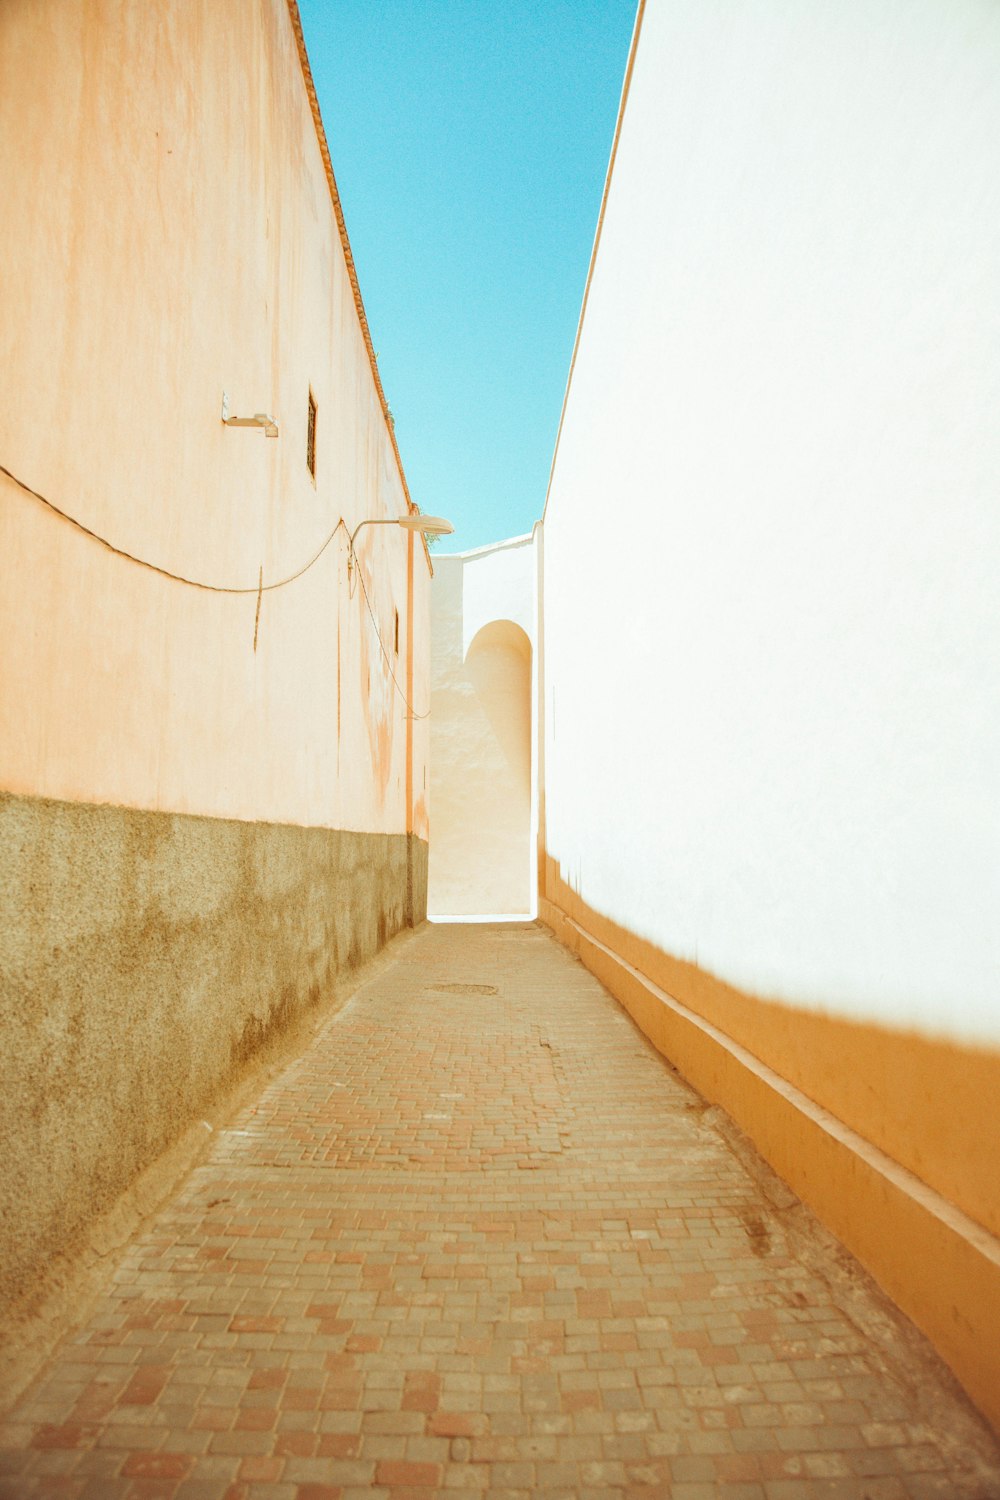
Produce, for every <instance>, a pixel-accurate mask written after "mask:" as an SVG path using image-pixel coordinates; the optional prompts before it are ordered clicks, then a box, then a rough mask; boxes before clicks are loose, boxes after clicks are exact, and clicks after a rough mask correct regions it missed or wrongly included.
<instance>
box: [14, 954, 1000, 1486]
mask: <svg viewBox="0 0 1000 1500" xmlns="http://www.w3.org/2000/svg"><path fill="white" fill-rule="evenodd" d="M396 954H397V956H396V958H395V959H394V961H393V962H391V963H389V964H387V965H383V967H382V969H381V971H380V972H379V973H378V974H376V975H375V976H374V977H373V978H372V979H371V980H370V981H369V982H368V983H366V984H365V985H363V986H362V988H361V989H360V990H359V991H358V992H357V994H356V995H355V997H354V998H353V999H352V1000H351V1002H350V1003H349V1005H348V1006H347V1007H346V1008H345V1009H344V1010H343V1011H341V1012H340V1014H339V1015H337V1016H335V1017H334V1018H333V1019H332V1020H331V1021H330V1022H329V1024H327V1025H326V1026H325V1027H324V1028H323V1029H322V1030H321V1032H320V1033H319V1035H318V1038H317V1040H316V1041H315V1043H314V1044H313V1045H312V1046H311V1048H310V1050H309V1051H308V1052H307V1053H306V1054H304V1055H303V1056H302V1057H301V1058H299V1059H298V1060H297V1061H296V1062H294V1063H293V1064H292V1066H291V1067H289V1068H288V1069H287V1070H286V1071H285V1072H284V1073H283V1074H282V1075H281V1076H280V1077H279V1078H278V1079H277V1080H276V1081H273V1082H271V1083H270V1084H269V1085H268V1086H267V1087H266V1088H265V1090H264V1092H263V1093H262V1095H261V1096H260V1098H259V1099H258V1101H257V1103H256V1104H255V1105H253V1106H251V1107H249V1108H246V1109H244V1110H243V1111H242V1112H241V1113H240V1114H239V1115H238V1116H237V1117H235V1118H233V1119H232V1121H231V1123H230V1126H229V1128H227V1129H225V1130H222V1131H220V1132H219V1133H218V1135H217V1136H216V1138H215V1142H214V1145H213V1149H212V1152H211V1154H210V1157H209V1159H208V1160H207V1161H206V1162H205V1163H204V1164H203V1165H201V1166H200V1167H199V1168H197V1170H196V1171H195V1172H194V1173H193V1175H192V1176H191V1177H190V1178H189V1179H188V1180H187V1182H186V1183H185V1185H184V1187H183V1189H182V1190H181V1191H180V1193H179V1194H178V1195H177V1196H176V1197H175V1199H174V1200H173V1201H172V1203H171V1204H170V1206H169V1207H167V1208H166V1209H165V1210H164V1211H162V1212H161V1213H160V1214H159V1215H158V1216H157V1218H156V1220H155V1221H154V1222H153V1223H152V1225H151V1226H150V1227H149V1228H148V1229H147V1230H146V1232H144V1233H143V1234H142V1236H141V1237H140V1238H139V1239H138V1240H137V1241H135V1242H134V1243H133V1244H132V1246H131V1247H130V1248H129V1249H128V1251H127V1252H126V1253H125V1256H124V1259H123V1260H122V1261H121V1262H120V1264H119V1265H118V1267H117V1269H116V1270H115V1271H114V1273H113V1276H112V1278H111V1281H110V1284H109V1286H108V1289H107V1292H106V1295H104V1297H103V1299H102V1301H101V1302H100V1304H99V1305H98V1307H97V1309H96V1311H95V1312H94V1314H93V1316H92V1317H91V1319H90V1321H89V1323H88V1324H87V1325H86V1326H85V1327H84V1328H82V1329H81V1330H79V1331H77V1332H76V1333H74V1334H72V1335H71V1336H70V1337H69V1338H68V1339H67V1340H66V1341H65V1342H64V1343H63V1344H62V1345H61V1347H60V1349H59V1350H58V1352H57V1355H56V1357H55V1358H54V1359H53V1360H52V1362H51V1363H50V1364H49V1366H48V1367H47V1369H46V1371H45V1372H44V1374H43V1375H42V1377H41V1378H40V1379H39V1380H38V1381H36V1383H35V1385H34V1386H33V1387H32V1388H31V1389H30V1390H29V1392H28V1393H27V1395H26V1396H25V1397H24V1398H23V1399H22V1401H21V1403H20V1405H19V1406H18V1407H16V1408H15V1409H14V1411H13V1412H12V1413H10V1415H9V1416H8V1417H7V1419H6V1421H5V1423H4V1424H3V1425H2V1426H0V1496H3V1497H16V1500H21V1497H30V1496H50V1495H51V1496H56V1495H58V1496H65V1497H73V1500H84V1497H86V1500H118V1497H122V1500H126V1497H127V1500H217V1497H223V1496H224V1497H226V1500H334V1497H344V1500H348V1497H358V1500H361V1497H379V1496H386V1497H389V1496H391V1497H393V1500H404V1497H414V1500H416V1497H424V1500H426V1497H428V1496H430V1495H433V1494H437V1493H441V1494H446V1495H449V1496H451V1497H452V1500H461V1497H468V1500H473V1497H479V1496H482V1495H483V1494H484V1493H485V1494H489V1495H492V1496H506V1497H509V1500H527V1497H528V1496H533V1495H536V1494H538V1495H542V1496H544V1497H547V1500H557V1497H560V1496H563V1497H565V1496H582V1497H587V1500H603V1497H612V1496H615V1497H618V1496H622V1495H630V1496H632V1495H634V1496H642V1497H646V1500H650V1497H654V1496H658V1495H662V1496H670V1497H672V1500H810V1497H826V1500H862V1497H867V1500H930V1497H948V1500H951V1497H956V1496H962V1497H976V1500H988V1497H998V1496H1000V1457H998V1450H997V1448H996V1446H995V1445H994V1443H993V1440H992V1439H991V1438H990V1437H989V1436H988V1435H987V1434H986V1432H985V1429H984V1428H983V1427H982V1425H981V1424H980V1423H979V1422H978V1419H977V1418H976V1417H975V1416H974V1415H973V1414H972V1412H971V1409H970V1408H969V1407H968V1405H967V1404H966V1403H965V1402H964V1401H963V1400H962V1398H961V1397H960V1396H959V1395H958V1393H957V1391H956V1389H955V1387H954V1386H953V1385H952V1384H951V1383H950V1382H949V1380H948V1378H947V1376H946V1375H945V1373H944V1372H943V1370H942V1368H941V1367H940V1366H939V1365H938V1364H937V1363H936V1361H935V1360H934V1359H933V1357H931V1356H930V1355H929V1353H928V1351H927V1350H926V1347H925V1346H924V1345H923V1344H922V1342H921V1341H920V1340H919V1339H917V1338H916V1337H915V1336H914V1335H913V1333H912V1330H909V1329H908V1328H907V1326H906V1325H903V1324H902V1323H901V1322H900V1321H899V1320H897V1319H895V1318H894V1316H893V1315H892V1313H891V1312H890V1311H887V1308H886V1305H885V1304H884V1303H883V1302H882V1300H881V1299H880V1298H879V1297H878V1295H877V1294H875V1293H874V1292H873V1291H872V1290H871V1289H870V1287H869V1286H868V1284H867V1283H866V1282H865V1281H864V1278H862V1277H860V1276H859V1274H858V1273H857V1272H856V1270H855V1269H853V1268H852V1264H851V1263H850V1262H849V1260H848V1258H847V1257H846V1256H845V1255H844V1254H843V1252H840V1251H838V1249H837V1247H836V1246H835V1245H834V1244H833V1243H832V1242H831V1241H829V1240H828V1239H827V1238H826V1237H825V1236H824V1235H823V1234H822V1232H821V1231H819V1230H818V1229H816V1228H814V1227H811V1226H812V1221H811V1220H810V1218H809V1216H808V1215H807V1214H806V1213H805V1211H804V1210H803V1209H802V1208H801V1207H799V1206H798V1205H797V1204H795V1202H794V1200H792V1199H791V1197H790V1195H789V1194H787V1193H785V1192H783V1191H782V1189H781V1187H780V1185H779V1184H777V1182H776V1179H773V1178H772V1177H770V1175H769V1174H768V1173H767V1172H766V1171H764V1170H760V1169H758V1168H755V1167H754V1163H753V1159H752V1154H748V1153H747V1152H746V1151H742V1152H740V1151H734V1150H733V1149H732V1148H731V1146H730V1145H729V1144H728V1140H727V1134H726V1131H725V1129H724V1123H723V1122H722V1120H721V1119H720V1117H719V1116H718V1113H717V1112H716V1111H714V1110H706V1108H705V1106H704V1104H703V1103H701V1101H699V1100H698V1098H697V1097H696V1096H695V1095H694V1094H692V1093H691V1092H690V1090H689V1089H688V1088H687V1087H686V1086H685V1085H684V1084H683V1083H682V1082H681V1081H680V1080H679V1079H678V1078H677V1077H676V1075H675V1074H673V1073H672V1072H671V1070H670V1069H669V1068H668V1067H667V1065H666V1064H665V1063H664V1062H663V1061H662V1060H661V1059H660V1058H659V1057H657V1056H656V1054H655V1053H654V1052H653V1051H652V1050H651V1049H650V1048H649V1047H648V1046H647V1044H646V1043H645V1042H644V1040H643V1039H642V1037H641V1036H640V1035H639V1033H638V1032H637V1031H636V1030H635V1029H634V1028H633V1026H632V1024H631V1023H630V1021H629V1020H628V1019H627V1018H626V1017H625V1015H624V1013H623V1012H622V1011H620V1010H619V1008H618V1007H617V1006H616V1004H615V1002H614V1001H613V1000H611V999H610V998H609V997H608V995H607V994H606V993H605V991H604V990H602V988H601V987H600V985H599V984H597V982H596V981H595V980H594V979H592V978H591V976H590V975H589V974H588V973H587V972H586V971H585V970H584V969H583V968H582V967H581V966H580V965H579V964H577V963H576V962H575V961H574V960H573V959H571V958H570V957H569V956H568V955H567V954H566V953H565V952H564V951H563V950H561V949H560V948H559V947H558V946H557V945H556V944H555V943H554V941H552V940H551V939H550V938H549V937H548V936H547V935H546V934H545V933H544V932H543V930H542V929H540V928H537V927H514V926H510V927H500V926H494V927H473V926H457V925H456V926H452V927H430V928H425V929H423V930H422V931H421V932H419V933H417V934H415V935H414V936H412V937H411V938H409V939H406V940H404V941H403V942H402V943H401V944H400V945H399V946H398V948H397V949H396Z"/></svg>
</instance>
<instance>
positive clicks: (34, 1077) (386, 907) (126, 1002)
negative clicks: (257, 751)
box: [0, 793, 427, 1309]
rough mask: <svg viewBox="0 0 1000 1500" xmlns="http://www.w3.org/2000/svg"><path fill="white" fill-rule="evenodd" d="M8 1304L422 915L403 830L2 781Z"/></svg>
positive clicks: (2, 1109)
mask: <svg viewBox="0 0 1000 1500" xmlns="http://www.w3.org/2000/svg"><path fill="white" fill-rule="evenodd" d="M0 849H2V858H0V1141H2V1144H3V1157H4V1163H3V1171H2V1172H0V1308H7V1309H10V1308H11V1307H13V1306H15V1305H17V1304H18V1303H20V1302H22V1301H23V1299H24V1298H25V1297H26V1296H27V1295H28V1294H29V1293H30V1292H31V1290H32V1287H33V1285H34V1284H35V1283H36V1282H37V1281H38V1280H39V1277H40V1276H41V1274H42V1273H43V1272H44V1268H45V1266H46V1264H47V1263H48V1261H49V1260H50V1259H51V1257H52V1256H54V1255H55V1254H58V1253H62V1252H65V1251H66V1250H67V1248H69V1247H71V1246H72V1243H73V1241H74V1239H76V1238H78V1237H79V1236H80V1235H81V1234H82V1233H83V1232H84V1230H85V1229H86V1226H87V1225H88V1224H89V1223H90V1222H91V1221H92V1220H93V1219H95V1218H97V1217H98V1216H100V1215H101V1214H102V1213H105V1212H106V1211H107V1210H108V1209H109V1208H110V1207H111V1205H112V1204H114V1203H115V1201H116V1200H117V1199H118V1198H119V1197H120V1195H121V1194H122V1193H123V1192H125V1191H126V1190H127V1189H128V1187H129V1185H130V1184H131V1183H132V1182H133V1181H134V1180H135V1178H136V1177H137V1176H138V1175H139V1173H140V1172H142V1171H143V1169H144V1168H145V1167H147V1166H148V1165H149V1164H150V1163H151V1162H152V1161H154V1160H155V1159H156V1158H157V1157H158V1156H159V1155H160V1154H161V1153H162V1152H163V1151H165V1150H166V1149H167V1148H168V1147H169V1146H170V1144H171V1143H172V1142H173V1141H175V1140H176V1139H177V1137H178V1136H179V1135H180V1134H181V1132H182V1131H183V1130H184V1129H185V1128H186V1127H187V1126H188V1125H190V1123H191V1121H192V1120H194V1119H197V1118H198V1117H199V1116H200V1115H201V1114H203V1113H204V1112H205V1111H206V1110H207V1109H208V1107H209V1106H210V1105H211V1103H212V1101H213V1100H214V1099H216V1098H217V1097H219V1096H220V1095H221V1094H224V1093H225V1092H226V1091H227V1090H228V1089H229V1088H231V1087H232V1085H233V1084H234V1082H235V1081H236V1080H237V1079H238V1078H239V1076H240V1074H241V1072H242V1071H243V1070H244V1069H245V1068H246V1066H247V1065H248V1063H249V1062H250V1061H251V1060H252V1059H253V1057H254V1056H255V1055H256V1054H257V1053H258V1052H259V1050H260V1049H261V1047H262V1046H264V1045H265V1044H266V1043H267V1042H268V1041H269V1040H271V1039H272V1038H274V1037H276V1036H277V1035H278V1034H279V1033H280V1032H282V1031H283V1030H284V1029H285V1028H287V1026H288V1025H289V1024H290V1023H291V1022H293V1021H294V1020H296V1019H297V1018H298V1017H299V1016H300V1015H301V1014H302V1013H303V1012H305V1011H307V1010H308V1009H309V1008H311V1007H314V1006H316V1005H317V1004H318V1003H319V1001H320V999H321V997H323V996H324V995H326V994H328V993H329V991H330V989H331V988H332V986H333V983H334V980H335V977H336V976H337V974H338V973H340V972H342V971H344V970H348V969H351V968H354V967H355V966H356V965H358V964H361V963H363V962H365V961H366V960H367V959H369V958H371V957H372V956H373V955H374V954H375V953H376V952H377V951H378V949H379V948H381V947H382V945H383V944H384V943H386V942H387V941H388V939H389V938H391V937H392V936H393V935H394V934H395V933H397V932H398V931H399V930H400V929H401V928H403V927H404V926H407V925H411V926H412V925H417V924H418V923H419V922H421V921H423V919H424V917H425V915H426V893H427V846H426V844H425V843H423V841H421V840H419V839H416V838H415V837H413V836H407V835H405V834H399V835H388V834H361V833H348V832H342V831H336V830H330V829H323V828H299V827H294V826H289V825H278V824H266V823H239V822H230V821H226V820H222V819H213V818H200V817H187V816H177V815H172V814H166V813H154V812H144V811H136V810H134V809H128V808H120V807H97V806H91V805H87V804H76V803H63V802H52V801H46V800H42V799H35V798H28V797H16V796H11V795H9V794H6V793H0Z"/></svg>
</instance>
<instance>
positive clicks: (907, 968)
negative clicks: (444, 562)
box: [544, 0, 1000, 1042]
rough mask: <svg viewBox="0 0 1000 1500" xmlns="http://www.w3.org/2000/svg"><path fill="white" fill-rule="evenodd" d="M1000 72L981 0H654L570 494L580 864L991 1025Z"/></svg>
mask: <svg viewBox="0 0 1000 1500" xmlns="http://www.w3.org/2000/svg"><path fill="white" fill-rule="evenodd" d="M998 78H1000V7H997V6H996V5H992V4H984V3H982V0H948V3H946V4H944V3H941V0H876V3H873V0H837V3H836V4H830V3H826V0H796V4H794V5H791V4H786V3H781V0H743V3H741V4H739V5H732V4H730V3H728V0H726V3H723V0H670V3H666V0H648V3H647V6H646V12H645V19H644V22H643V26H642V32H641V37H640V41H639V45H638V49H637V53H636V59H635V68H634V75H633V79H632V84H631V91H630V95H629V99H628V104H627V108H626V110H625V114H624V119H623V124H622V130H621V138H620V145H619V150H618V156H617V162H616V166H615V170H614V173H613V177H612V181H611V187H610V193H609V197H608V202H607V211H606V218H605V222H604V226H603V232H602V237H601V240H600V245H599V251H598V254H597V258H596V263H595V267H594V271H593V280H592V286H591V289H590V295H589V302H588V305H587V310H586V315H585V317H584V320H583V324H582V330H581V337H580V341H579V348H578V355H577V359H576V364H575V370H574V373H573V376H572V382H571V386H570V390H569V394H568V402H567V408H566V412H565V418H564V425H563V429H562V433H561V439H560V443H559V447H558V452H557V458H556V463H555V468H554V474H553V481H552V485H551V490H550V496H549V501H548V506H547V512H546V517H545V528H544V530H545V567H544V591H545V646H544V649H545V660H544V671H545V762H546V777H545V794H546V796H545V807H546V826H545V834H546V842H547V847H548V851H549V853H550V854H551V855H552V856H553V858H554V859H556V860H557V861H558V862H559V865H560V867H561V870H562V874H563V876H564V878H565V879H567V880H568V881H569V882H570V883H571V884H572V885H573V886H574V888H576V889H577V890H579V891H580V893H581V894H582V896H583V898H584V899H585V900H586V902H588V903H589V904H590V905H591V906H592V907H594V908H596V909H597V910H598V911H600V912H601V913H602V914H604V915H606V916H609V917H611V918H613V919H614V920H615V921H617V922H619V923H621V924H622V925H624V926H626V927H628V928H629V929H630V930H633V931H635V932H637V933H639V935H641V936H643V937H646V938H648V939H650V940H651V941H653V942H655V943H656V944H657V945H659V946H660V947H662V948H663V949H665V950H666V951H668V952H669V953H672V954H675V955H677V956H680V957H683V958H687V959H691V960H694V961H696V962H697V963H699V964H700V965H702V966H703V967H705V968H706V969H709V970H711V971H713V972H714V973H716V974H718V975H720V976H721V977H723V978H725V979H727V980H729V981H731V982H732V983H734V984H736V985H738V986H740V987H741V988H744V989H747V990H750V991H753V992H756V993H758V994H765V995H771V996H774V997H778V998H785V999H788V1000H791V1001H794V1002H795V1003H796V1004H798V1005H804V1006H809V1007H815V1008H820V1009H826V1010H828V1011H830V1012H833V1013H837V1014H845V1015H856V1016H860V1017H865V1018H869V1019H875V1020H879V1021H883V1022H885V1023H887V1024H895V1025H900V1026H904V1027H915V1028H919V1029H922V1030H925V1031H928V1032H933V1033H940V1034H944V1035H950V1036H954V1037H961V1038H968V1039H973V1040H976V1039H978V1040H986V1041H992V1042H1000V1000H998V993H1000V991H998V979H1000V922H998V920H997V913H998V911H1000V692H998V682H1000V588H998V579H1000V495H998V475H1000V420H998V413H1000V277H998V275H997V267H998V265H1000V172H998V170H997V142H998V141H1000V86H998V82H997V80H998Z"/></svg>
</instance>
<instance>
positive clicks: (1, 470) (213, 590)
mask: <svg viewBox="0 0 1000 1500" xmlns="http://www.w3.org/2000/svg"><path fill="white" fill-rule="evenodd" d="M0 474H6V476H7V478H8V479H10V480H13V482H14V484H16V485H17V487H18V489H22V490H24V491H25V493H26V494H28V495H32V496H33V497H34V498H35V499H36V500H40V501H41V503H42V504H43V505H45V506H47V507H48V509H49V510H51V511H54V512H55V514H56V515H57V516H61V517H62V519H63V520H64V521H68V522H69V524H70V525H71V526H75V527H76V529H77V531H82V532H83V534H84V536H89V537H90V538H91V540H92V541H95V542H98V543H99V544H100V546H102V547H103V548H104V549H105V550H106V551H107V552H113V553H114V554H115V556H116V557H124V558H125V559H126V561H128V562H133V563H136V564H137V565H138V566H139V567H140V568H148V569H149V571H150V572H151V573H159V575H160V577H161V578H170V579H172V580H173V582H174V583H184V584H187V586H188V588H192V589H204V590H205V591H206V592H207V593H209V594H257V595H260V594H269V593H271V592H272V590H274V589H283V588H285V587H286V586H287V585H288V584H290V583H294V582H295V581H296V579H298V578H301V577H302V575H303V574H304V573H308V572H309V569H310V568H311V567H313V566H314V565H315V564H316V563H318V562H319V560H320V558H321V557H322V556H323V553H324V552H325V551H326V549H327V547H329V545H330V543H331V542H332V541H333V539H334V537H335V536H336V535H337V532H338V531H339V530H340V528H341V526H343V528H344V530H345V531H346V530H347V522H346V521H345V520H344V518H343V516H341V518H340V520H339V521H338V522H337V524H336V526H335V527H334V528H333V530H332V531H331V532H330V535H329V536H328V537H327V538H326V540H325V542H324V543H323V545H322V546H321V547H320V548H319V550H318V551H317V552H314V553H313V555H312V557H311V558H310V559H309V561H308V562H307V563H304V564H303V566H302V567H301V568H297V569H296V570H295V572H294V573H289V574H288V576H287V578H276V579H275V581H274V582H273V583H263V582H262V581H261V580H260V579H258V581H257V582H256V583H254V584H249V585H248V586H247V587H246V588H236V587H228V586H226V585H224V584H221V583H205V582H204V581H203V580H202V579H198V578H187V577H185V575H184V574H183V573H172V572H171V571H170V569H169V568H161V567H160V565H159V563H153V562H149V561H148V560H147V559H146V558H144V557H136V556H135V555H134V554H133V553H131V552H126V551H125V549H124V547H116V546H115V544H114V542H109V541H108V539H107V537H104V536H101V535H100V533H99V532H97V531H92V530H91V529H90V527H89V526H85V525H84V524H83V522H82V521H78V520H77V519H76V517H75V516H71V515H70V514H69V513H68V511H65V510H62V509H60V507H59V506H58V505H56V504H54V503H53V501H51V500H49V499H47V498H46V497H45V496H44V495H40V494H39V493H38V491H37V490H33V489H32V488H31V486H30V484H25V482H24V480H23V479H18V477H17V475H16V474H12V473H11V472H10V470H9V469H8V468H5V467H4V465H3V464H0Z"/></svg>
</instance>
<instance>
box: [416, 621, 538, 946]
mask: <svg viewBox="0 0 1000 1500" xmlns="http://www.w3.org/2000/svg"><path fill="white" fill-rule="evenodd" d="M434 702H435V707H434V719H433V723H432V737H433V739H432V752H431V765H432V767H433V795H432V806H433V818H434V836H433V838H432V840H431V852H430V870H429V889H428V909H429V911H430V913H431V914H432V915H447V916H472V915H475V916H480V915H497V914H505V915H513V914H520V913H529V912H530V911H531V907H532V901H531V857H530V854H531V642H530V641H529V639H528V637H527V635H526V634H525V632H524V630H523V629H522V628H521V626H520V625H516V624H515V623H514V622H513V621H512V620H492V621H490V622H489V623H488V624H486V625H484V626H483V627H482V628H481V629H480V630H479V631H477V633H476V635H475V636H474V637H473V639H472V641H471V642H470V645H469V649H468V651H467V653H466V655H465V659H464V661H463V660H461V659H458V660H454V661H453V662H452V663H451V665H450V670H449V671H448V672H447V673H446V674H445V675H443V676H442V678H441V679H439V680H438V682H437V683H436V684H435V699H434Z"/></svg>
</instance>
